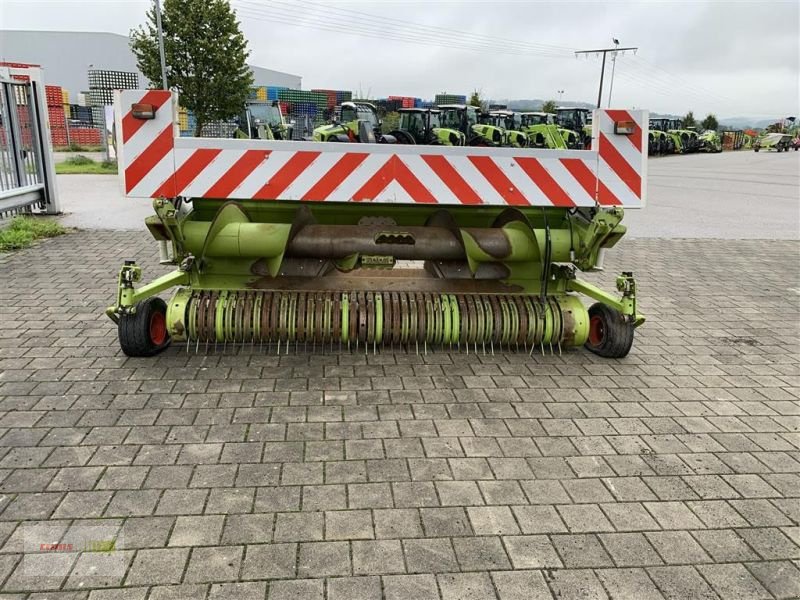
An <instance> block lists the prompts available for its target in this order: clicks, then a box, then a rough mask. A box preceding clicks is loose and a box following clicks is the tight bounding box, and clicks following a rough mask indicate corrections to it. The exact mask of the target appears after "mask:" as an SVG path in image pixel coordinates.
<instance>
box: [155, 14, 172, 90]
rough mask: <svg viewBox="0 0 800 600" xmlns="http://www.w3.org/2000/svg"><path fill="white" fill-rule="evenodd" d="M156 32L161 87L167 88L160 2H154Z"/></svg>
mask: <svg viewBox="0 0 800 600" xmlns="http://www.w3.org/2000/svg"><path fill="white" fill-rule="evenodd" d="M155 10H156V30H157V31H158V54H159V57H160V59H161V87H163V88H164V89H165V90H168V89H169V88H168V87H167V59H166V58H165V56H164V30H163V29H161V0H155Z"/></svg>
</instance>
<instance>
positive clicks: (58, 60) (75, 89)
mask: <svg viewBox="0 0 800 600" xmlns="http://www.w3.org/2000/svg"><path fill="white" fill-rule="evenodd" d="M2 61H8V62H22V63H32V64H37V65H41V66H42V67H43V68H44V73H45V79H46V82H47V83H49V84H53V85H59V86H61V87H62V88H65V89H66V90H68V91H69V93H70V97H72V98H78V93H79V92H82V91H85V90H87V89H88V86H89V83H88V80H87V71H88V70H89V69H103V70H112V71H136V72H139V70H138V69H137V68H136V58H135V57H134V55H133V52H131V49H130V46H129V45H128V38H127V37H126V36H124V35H119V34H116V33H103V32H85V31H13V30H0V62H2ZM250 68H251V69H252V71H253V77H254V79H255V85H258V86H278V87H286V88H292V89H298V90H299V89H300V84H301V77H300V76H299V75H292V74H290V73H282V72H280V71H273V70H271V69H264V68H262V67H258V66H255V65H250ZM139 85H141V86H142V87H144V86H146V85H147V79H146V78H145V77H144V76H143V75H142V74H141V73H139Z"/></svg>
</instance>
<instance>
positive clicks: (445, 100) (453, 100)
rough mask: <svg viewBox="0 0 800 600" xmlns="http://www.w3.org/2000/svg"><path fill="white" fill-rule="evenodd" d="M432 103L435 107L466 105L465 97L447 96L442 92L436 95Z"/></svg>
mask: <svg viewBox="0 0 800 600" xmlns="http://www.w3.org/2000/svg"><path fill="white" fill-rule="evenodd" d="M434 102H435V103H436V104H437V105H441V104H466V103H467V97H466V96H460V95H458V94H447V93H445V92H442V93H441V94H436V98H434Z"/></svg>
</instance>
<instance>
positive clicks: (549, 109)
mask: <svg viewBox="0 0 800 600" xmlns="http://www.w3.org/2000/svg"><path fill="white" fill-rule="evenodd" d="M557 107H558V104H556V101H555V100H548V101H547V102H545V103H544V104H542V112H546V113H553V114H555V112H556V108H557Z"/></svg>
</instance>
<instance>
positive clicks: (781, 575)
mask: <svg viewBox="0 0 800 600" xmlns="http://www.w3.org/2000/svg"><path fill="white" fill-rule="evenodd" d="M747 568H748V569H749V570H750V572H751V573H752V574H753V575H755V577H756V579H758V581H759V582H761V585H763V586H764V587H765V588H766V589H767V590H769V591H770V593H771V594H772V595H773V596H775V598H779V599H781V600H787V599H789V598H797V597H800V569H798V568H797V567H796V566H795V565H794V564H793V563H791V562H788V561H783V560H781V561H768V562H753V563H747Z"/></svg>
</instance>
